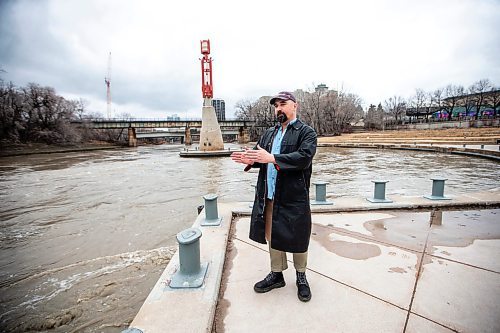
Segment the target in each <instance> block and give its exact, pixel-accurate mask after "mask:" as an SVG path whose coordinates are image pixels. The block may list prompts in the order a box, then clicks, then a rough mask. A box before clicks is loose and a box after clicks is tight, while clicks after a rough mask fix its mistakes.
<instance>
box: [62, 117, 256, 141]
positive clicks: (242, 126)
mask: <svg viewBox="0 0 500 333" xmlns="http://www.w3.org/2000/svg"><path fill="white" fill-rule="evenodd" d="M71 123H72V124H75V125H77V126H88V127H90V128H95V129H121V130H122V131H123V130H124V129H127V130H128V143H129V146H131V147H135V146H137V139H138V138H145V137H181V136H182V139H181V140H182V141H183V142H185V143H186V144H192V139H191V129H194V128H201V126H202V122H201V119H182V120H181V119H178V120H172V119H138V118H127V119H115V118H113V119H107V118H96V119H83V120H73V121H71ZM252 125H255V121H252V120H237V119H228V120H221V121H219V126H220V127H221V130H222V132H223V133H225V134H236V135H237V137H238V142H239V143H247V142H248V141H249V134H248V127H249V126H252ZM145 128H155V129H156V128H169V129H177V131H173V132H171V134H169V132H168V131H165V132H163V133H158V134H159V135H155V134H152V133H155V132H149V133H151V134H146V133H145V132H144V133H137V130H136V129H145ZM179 130H182V131H183V132H184V134H183V135H182V134H180V133H179ZM236 132H237V133H236Z"/></svg>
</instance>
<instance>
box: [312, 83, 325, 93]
mask: <svg viewBox="0 0 500 333" xmlns="http://www.w3.org/2000/svg"><path fill="white" fill-rule="evenodd" d="M314 90H315V91H316V92H318V91H319V92H322V93H324V92H327V91H328V87H327V86H326V84H324V83H321V84H318V86H317V87H316V88H314Z"/></svg>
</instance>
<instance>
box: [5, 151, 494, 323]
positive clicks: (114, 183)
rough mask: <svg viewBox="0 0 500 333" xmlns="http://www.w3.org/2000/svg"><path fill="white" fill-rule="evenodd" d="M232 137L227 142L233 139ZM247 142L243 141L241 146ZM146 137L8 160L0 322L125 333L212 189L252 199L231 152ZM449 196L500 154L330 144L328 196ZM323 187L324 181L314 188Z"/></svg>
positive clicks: (323, 157) (251, 177) (490, 168)
mask: <svg viewBox="0 0 500 333" xmlns="http://www.w3.org/2000/svg"><path fill="white" fill-rule="evenodd" d="M228 146H230V145H226V147H228ZM231 147H236V146H231ZM180 150H181V146H172V145H162V146H143V147H138V148H134V149H123V150H107V151H92V152H78V153H64V154H59V153H57V154H49V155H31V156H22V157H4V158H1V159H0V202H1V207H0V267H1V270H0V331H1V332H25V331H48V330H50V332H120V331H121V330H122V329H124V328H126V327H127V326H128V324H129V323H130V322H131V320H132V319H133V317H134V316H135V314H136V313H137V312H138V310H139V308H140V306H141V305H142V302H143V301H144V299H145V298H146V297H147V295H148V294H149V292H150V290H151V288H152V287H153V286H154V284H155V282H156V280H157V279H158V278H159V276H160V274H161V272H162V271H163V270H164V268H165V267H166V265H167V263H168V261H169V259H170V258H171V256H172V254H173V253H174V252H175V248H176V242H175V235H176V234H177V233H178V232H179V231H181V230H183V229H185V228H188V227H190V226H191V224H192V223H193V222H194V219H195V218H196V214H197V209H196V208H197V206H199V205H201V204H203V199H202V196H203V195H205V194H207V193H217V194H218V195H219V199H218V200H219V201H250V200H251V199H252V198H253V187H252V185H253V184H254V183H255V181H256V178H257V173H256V172H255V171H254V170H252V171H251V172H248V173H245V172H243V171H242V169H243V167H242V165H239V164H235V163H233V162H232V161H231V160H230V158H209V159H198V158H180V157H179V156H178V152H179V151H180ZM432 176H444V177H446V178H448V181H447V182H446V188H445V194H446V195H448V194H450V195H452V194H458V193H466V192H473V191H480V190H486V189H491V188H496V187H498V186H499V182H498V179H500V166H499V164H498V163H496V162H493V161H490V160H485V159H480V158H473V157H465V156H460V155H448V154H437V153H431V152H416V151H397V150H375V149H342V148H319V149H318V153H317V155H316V156H315V159H314V167H313V176H312V180H313V181H314V180H324V181H328V182H330V185H328V188H327V197H328V198H330V199H334V198H335V197H339V196H370V195H371V194H372V193H373V183H371V180H375V179H384V180H388V181H389V183H388V184H387V190H386V191H387V192H386V193H387V195H388V196H390V195H391V194H403V195H424V194H430V192H431V188H432V181H431V180H430V178H431V177H432ZM311 194H312V196H314V188H312V189H311Z"/></svg>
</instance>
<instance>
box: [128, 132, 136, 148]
mask: <svg viewBox="0 0 500 333" xmlns="http://www.w3.org/2000/svg"><path fill="white" fill-rule="evenodd" d="M128 146H129V147H137V136H136V134H135V127H129V128H128Z"/></svg>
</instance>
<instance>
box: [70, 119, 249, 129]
mask: <svg viewBox="0 0 500 333" xmlns="http://www.w3.org/2000/svg"><path fill="white" fill-rule="evenodd" d="M71 123H72V124H88V125H90V126H91V127H92V128H99V129H117V128H118V129H121V128H129V127H135V128H181V127H183V128H187V127H189V128H194V127H201V119H183V120H169V119H137V118H130V119H105V118H100V119H84V120H73V121H71ZM219 125H220V127H221V128H225V127H226V128H227V127H233V128H234V127H249V126H252V125H255V121H253V120H237V119H228V120H220V121H219Z"/></svg>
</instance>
